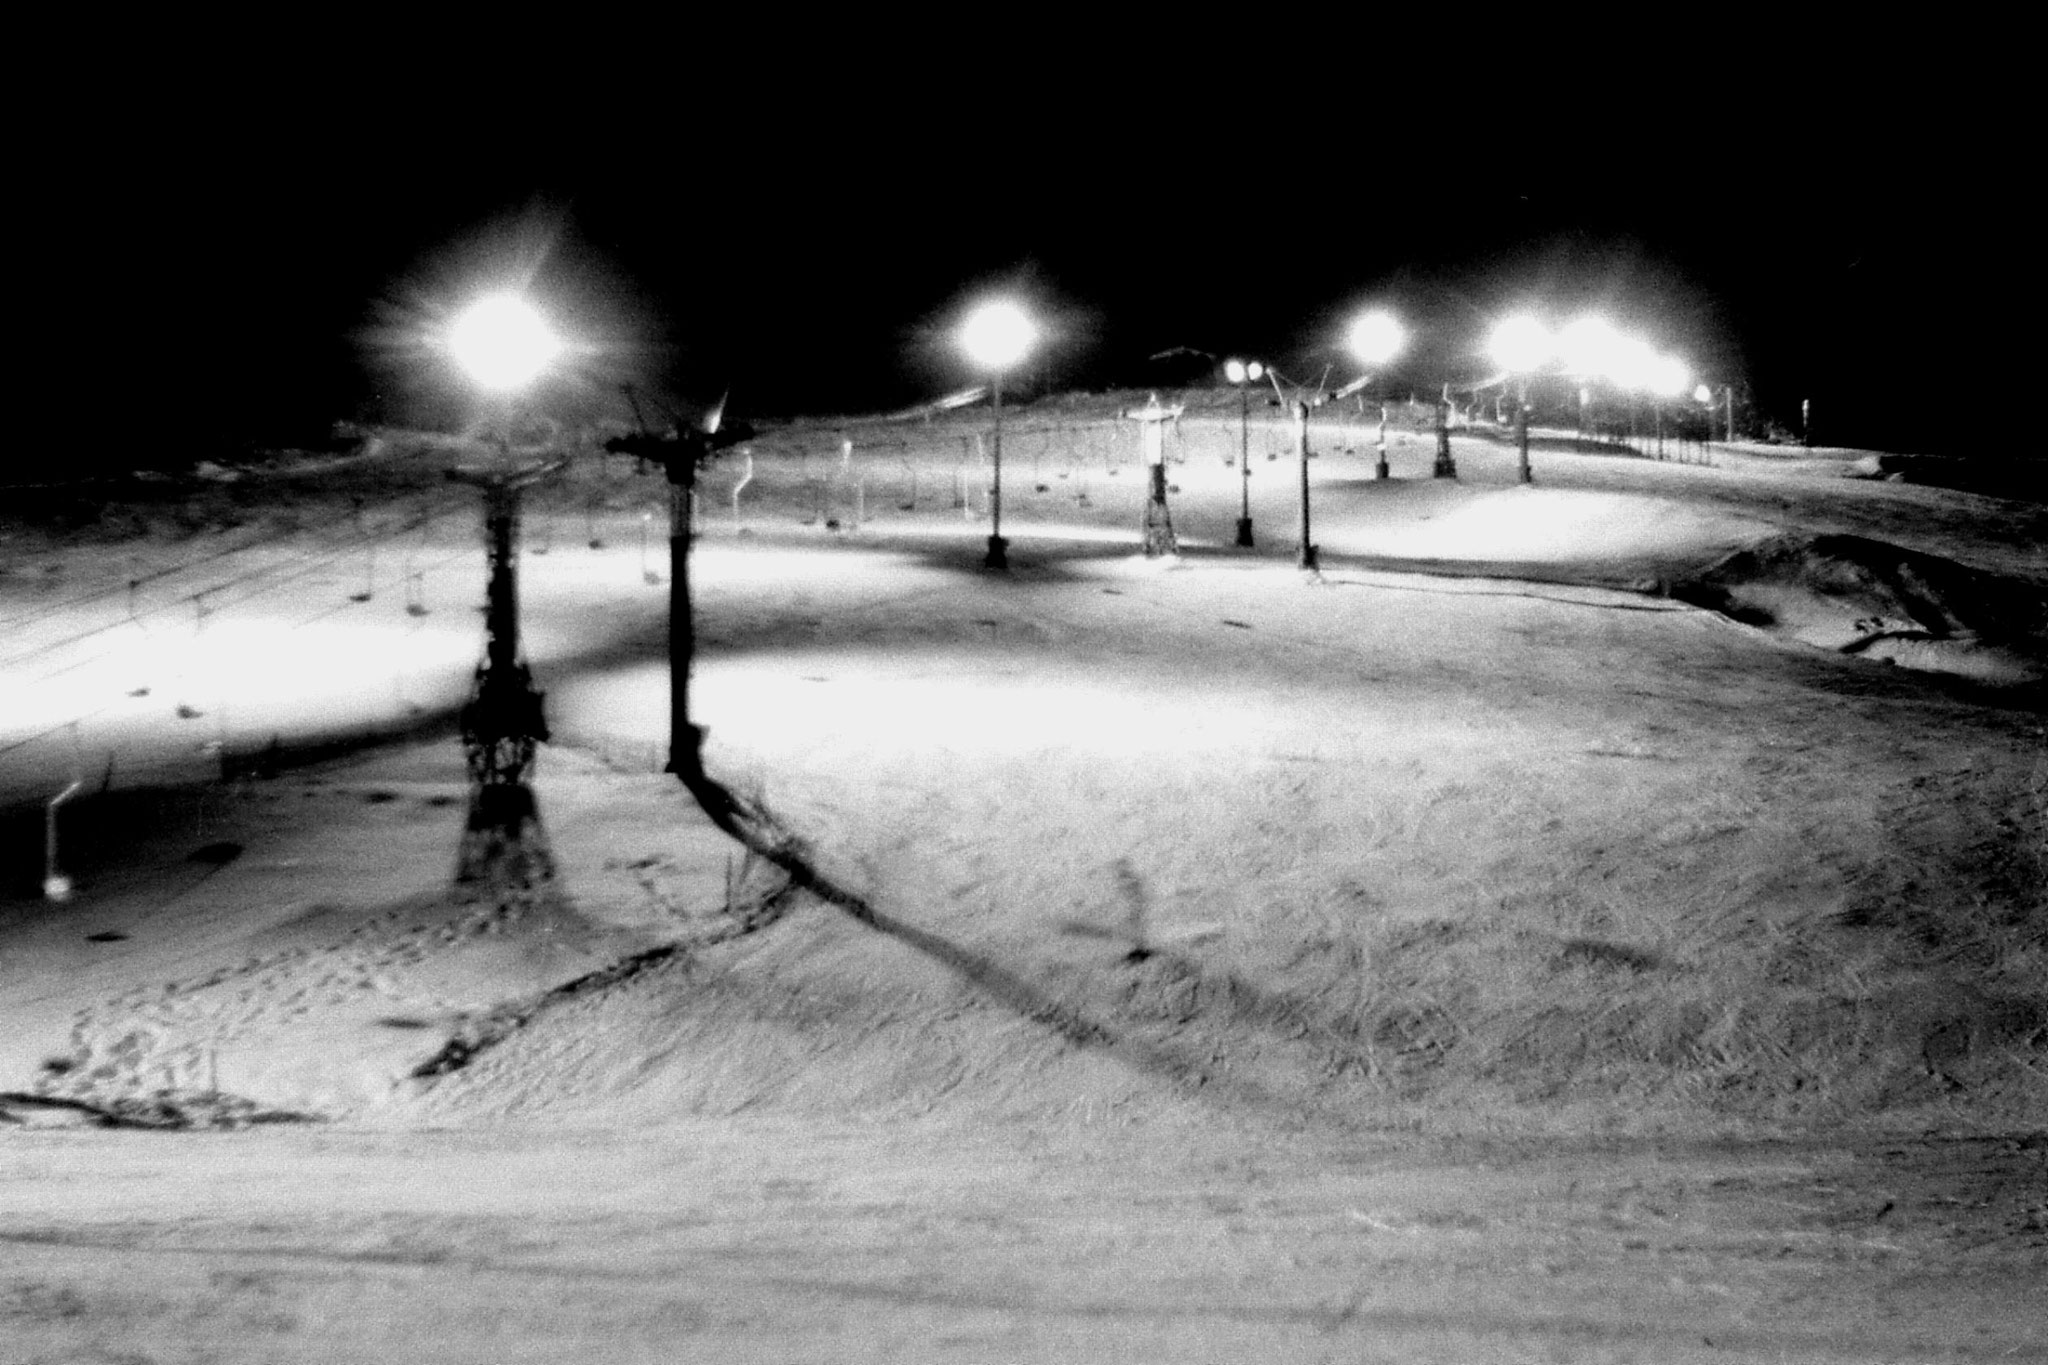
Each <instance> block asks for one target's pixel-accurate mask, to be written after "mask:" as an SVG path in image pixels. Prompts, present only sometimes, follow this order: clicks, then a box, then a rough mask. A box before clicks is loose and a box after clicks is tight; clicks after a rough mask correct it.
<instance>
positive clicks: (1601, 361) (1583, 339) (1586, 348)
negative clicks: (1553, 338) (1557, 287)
mask: <svg viewBox="0 0 2048 1365" xmlns="http://www.w3.org/2000/svg"><path fill="white" fill-rule="evenodd" d="M1628 347H1629V342H1628V339H1627V338H1626V337H1624V336H1622V334H1621V333H1620V332H1618V331H1616V330H1615V328H1614V324H1613V323H1611V322H1609V321H1608V320H1607V319H1606V318H1602V317H1584V318H1578V319H1576V320H1575V321H1573V322H1572V323H1571V324H1570V325H1569V326H1567V327H1566V328H1565V329H1564V331H1562V332H1560V333H1559V334H1558V338H1557V353H1558V356H1559V357H1560V358H1561V359H1562V360H1563V362H1564V368H1565V372H1566V373H1568V374H1572V375H1576V376H1577V377H1579V378H1581V379H1592V378H1612V377H1613V376H1614V374H1615V372H1616V371H1617V370H1618V369H1620V368H1622V367H1623V366H1624V365H1625V364H1626V359H1625V357H1626V356H1627V354H1628Z"/></svg>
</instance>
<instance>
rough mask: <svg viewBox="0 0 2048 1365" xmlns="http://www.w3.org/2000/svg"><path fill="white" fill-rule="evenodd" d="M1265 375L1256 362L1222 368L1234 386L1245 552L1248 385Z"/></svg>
mask: <svg viewBox="0 0 2048 1365" xmlns="http://www.w3.org/2000/svg"><path fill="white" fill-rule="evenodd" d="M1265 374H1266V367H1265V366H1264V365H1261V364H1260V363H1259V362H1258V361H1256V360H1232V361H1229V362H1227V363H1225V365H1224V366H1223V375H1224V377H1225V378H1226V379H1228V380H1229V381H1230V382H1231V383H1233V384H1235V385H1237V473H1238V492H1239V498H1238V513H1237V543H1238V545H1239V546H1240V547H1242V548H1244V549H1247V550H1249V549H1250V548H1252V456H1251V449H1252V397H1251V391H1250V389H1249V387H1248V385H1251V384H1256V383H1258V382H1259V380H1261V379H1263V378H1264V377H1265Z"/></svg>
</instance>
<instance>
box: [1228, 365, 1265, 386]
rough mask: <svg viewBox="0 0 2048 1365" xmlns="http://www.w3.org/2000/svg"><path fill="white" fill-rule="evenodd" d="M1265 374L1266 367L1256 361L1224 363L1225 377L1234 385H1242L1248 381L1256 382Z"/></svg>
mask: <svg viewBox="0 0 2048 1365" xmlns="http://www.w3.org/2000/svg"><path fill="white" fill-rule="evenodd" d="M1265 373H1266V367H1265V366H1264V365H1261V364H1260V363H1259V362H1258V361H1256V360H1252V361H1244V360H1226V361H1224V362H1223V377H1224V378H1225V379H1228V380H1229V381H1230V382H1231V383H1233V384H1242V383H1244V382H1245V381H1246V380H1248V379H1249V380H1252V381H1254V382H1256V381H1257V380H1259V379H1260V378H1262V377H1263V376H1264V375H1265Z"/></svg>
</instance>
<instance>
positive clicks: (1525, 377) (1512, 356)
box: [1487, 313, 1557, 483]
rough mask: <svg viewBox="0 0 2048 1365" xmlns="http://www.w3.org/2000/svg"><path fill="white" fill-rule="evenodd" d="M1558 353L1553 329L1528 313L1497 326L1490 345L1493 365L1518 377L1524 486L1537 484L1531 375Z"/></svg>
mask: <svg viewBox="0 0 2048 1365" xmlns="http://www.w3.org/2000/svg"><path fill="white" fill-rule="evenodd" d="M1556 350H1557V343H1556V341H1555V340H1554V339H1553V338H1552V337H1551V335H1550V329H1549V328H1547V327H1545V326H1544V325H1543V324H1542V323H1541V322H1538V321H1537V320H1536V319H1535V318H1533V317H1530V316H1529V315H1528V314H1526V313H1522V314H1517V315H1516V316H1514V317H1511V318H1508V319H1506V320H1505V321H1503V322H1502V323H1501V324H1500V325H1499V326H1497V327H1495V328H1494V329H1493V336H1492V337H1491V338H1490V339H1489V341H1488V343H1487V352H1488V354H1489V355H1491V356H1492V358H1493V361H1494V363H1495V364H1497V365H1499V366H1500V367H1501V368H1503V369H1505V370H1507V371H1508V372H1509V373H1510V374H1512V375H1513V376H1514V377H1515V381H1516V383H1515V391H1516V398H1515V445H1516V448H1517V449H1518V450H1519V451H1520V453H1521V458H1520V462H1519V464H1518V466H1517V477H1518V478H1519V480H1520V482H1522V483H1532V482H1534V478H1533V476H1532V475H1531V474H1530V472H1529V375H1530V374H1531V373H1532V372H1533V371H1534V370H1535V369H1536V368H1537V367H1538V366H1539V365H1541V364H1543V362H1544V361H1546V360H1548V359H1549V358H1550V357H1551V356H1552V355H1553V354H1554V353H1555V352H1556Z"/></svg>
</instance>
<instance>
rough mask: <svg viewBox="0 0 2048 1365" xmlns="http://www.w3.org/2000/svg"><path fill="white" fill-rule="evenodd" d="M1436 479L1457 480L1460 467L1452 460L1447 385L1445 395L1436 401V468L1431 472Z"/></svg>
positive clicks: (1449, 390) (1449, 395) (1449, 401)
mask: <svg viewBox="0 0 2048 1365" xmlns="http://www.w3.org/2000/svg"><path fill="white" fill-rule="evenodd" d="M1431 475H1432V477H1434V478H1439V479H1455V478H1457V477H1458V465H1457V462H1456V461H1455V460H1453V459H1452V458H1451V386H1450V384H1449V383H1446V384H1445V385H1444V388H1443V395H1442V396H1441V397H1440V398H1438V399H1437V400H1436V467H1435V469H1434V470H1432V471H1431Z"/></svg>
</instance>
